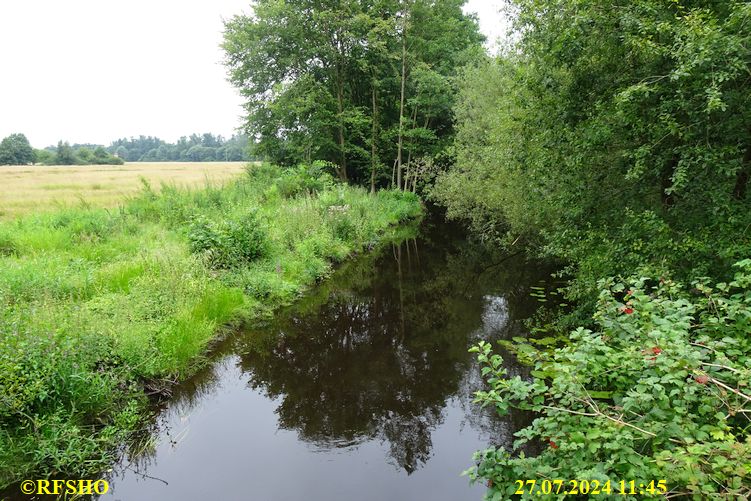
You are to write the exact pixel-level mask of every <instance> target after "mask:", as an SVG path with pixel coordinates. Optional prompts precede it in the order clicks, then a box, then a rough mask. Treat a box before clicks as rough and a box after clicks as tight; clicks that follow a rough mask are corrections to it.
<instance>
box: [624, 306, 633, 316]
mask: <svg viewBox="0 0 751 501" xmlns="http://www.w3.org/2000/svg"><path fill="white" fill-rule="evenodd" d="M621 311H622V312H623V313H625V314H626V315H631V314H632V313H633V312H634V309H633V308H631V307H630V306H622V307H621Z"/></svg>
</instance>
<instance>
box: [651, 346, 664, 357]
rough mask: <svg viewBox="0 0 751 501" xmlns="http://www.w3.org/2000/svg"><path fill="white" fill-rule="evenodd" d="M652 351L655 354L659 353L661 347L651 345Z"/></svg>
mask: <svg viewBox="0 0 751 501" xmlns="http://www.w3.org/2000/svg"><path fill="white" fill-rule="evenodd" d="M652 353H654V354H655V355H659V354H660V353H662V348H660V347H659V346H653V347H652Z"/></svg>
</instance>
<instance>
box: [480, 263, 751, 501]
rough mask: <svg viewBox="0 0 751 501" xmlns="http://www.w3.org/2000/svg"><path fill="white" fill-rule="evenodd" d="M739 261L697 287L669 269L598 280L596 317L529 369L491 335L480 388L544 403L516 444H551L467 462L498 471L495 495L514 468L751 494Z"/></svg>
mask: <svg viewBox="0 0 751 501" xmlns="http://www.w3.org/2000/svg"><path fill="white" fill-rule="evenodd" d="M737 268H738V272H737V273H736V275H735V279H734V280H733V281H731V282H729V283H720V284H717V285H716V286H709V285H707V284H706V283H704V282H698V283H696V284H694V289H693V291H694V292H693V293H692V294H687V293H686V291H685V290H684V289H683V288H682V287H681V286H680V285H679V284H676V283H673V282H671V281H668V280H663V281H661V282H651V281H649V280H646V279H643V278H642V279H638V280H635V281H634V282H633V283H614V282H612V281H609V282H605V283H601V284H600V285H601V287H602V292H601V294H600V297H599V303H598V311H597V314H596V315H595V320H596V323H597V328H596V329H595V330H594V331H591V330H587V329H583V328H579V329H577V330H576V331H574V332H573V333H572V334H571V341H572V344H571V345H570V346H567V347H565V348H562V349H559V350H556V351H555V352H552V353H546V352H538V353H536V354H535V355H534V357H535V359H536V360H537V361H536V364H535V371H533V373H532V374H533V376H534V378H533V379H532V380H525V379H522V378H520V377H519V376H516V377H512V378H510V377H508V375H507V373H506V370H505V369H504V368H503V360H502V358H501V357H500V356H499V355H493V354H492V350H491V346H490V345H489V344H487V343H483V344H481V345H480V346H479V347H478V348H476V349H475V351H478V352H479V353H480V355H479V360H480V362H481V363H482V364H483V365H484V368H483V374H484V375H485V376H486V377H487V378H488V382H489V383H490V390H489V391H481V392H479V393H478V394H477V397H478V400H480V401H481V402H483V404H484V405H488V404H491V405H494V406H495V407H496V408H497V409H498V410H499V411H500V412H501V413H502V414H505V413H506V411H507V410H508V409H509V407H510V406H514V407H518V408H522V409H528V410H531V411H535V412H536V413H538V415H539V417H538V418H537V419H535V421H534V422H533V424H532V426H530V427H528V428H526V429H524V430H522V431H521V432H519V433H517V437H518V440H517V442H516V443H515V447H521V446H523V445H524V444H527V443H529V442H530V441H536V442H537V443H541V444H542V448H543V450H542V452H540V454H538V455H536V456H533V457H527V456H525V455H524V454H521V455H519V456H516V457H514V456H512V455H511V454H510V453H509V451H505V450H500V449H493V448H491V449H488V450H485V451H482V452H480V453H478V455H477V458H476V459H477V460H478V461H479V466H478V467H477V468H475V469H473V470H472V471H471V473H470V474H471V476H472V478H474V479H478V478H483V479H486V480H489V481H490V482H489V485H490V487H491V489H490V493H489V496H488V497H489V498H491V499H508V498H509V497H510V496H511V495H512V494H513V493H514V492H515V491H516V489H517V487H518V486H517V484H516V483H515V481H516V480H517V479H538V480H543V479H548V480H554V479H580V480H590V481H591V480H596V481H598V482H599V483H600V485H605V484H606V483H607V482H608V481H610V483H611V486H612V488H613V491H616V490H617V486H618V485H619V483H620V481H622V480H625V481H626V482H629V481H631V480H634V481H635V482H636V485H637V486H638V485H644V486H647V485H649V483H650V482H657V481H659V480H666V485H667V489H668V490H669V492H670V497H679V496H688V497H691V496H694V499H747V498H748V497H749V495H751V436H750V435H749V433H748V430H749V426H750V425H751V422H750V418H751V391H749V390H750V389H751V388H750V387H749V386H750V385H751V338H750V337H749V332H751V260H744V261H742V262H740V263H738V265H737ZM628 287H630V288H628ZM526 353H527V354H528V355H529V354H530V350H529V346H528V349H527V350H526ZM566 484H567V485H566V487H569V486H568V483H566ZM637 489H638V488H637ZM638 490H644V489H638ZM652 494H653V495H652V496H651V497H659V496H655V495H654V494H656V493H654V492H653V493H652ZM528 497H529V498H530V499H536V498H537V497H539V496H537V497H536V496H528ZM648 497H650V496H648Z"/></svg>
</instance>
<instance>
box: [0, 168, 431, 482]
mask: <svg viewBox="0 0 751 501" xmlns="http://www.w3.org/2000/svg"><path fill="white" fill-rule="evenodd" d="M313 174H315V175H316V176H317V177H316V178H315V179H307V177H308V176H310V175H313ZM291 179H292V180H295V181H294V182H295V183H297V182H299V181H300V180H302V181H304V182H303V183H302V184H304V185H307V186H318V187H319V188H318V189H316V190H315V191H311V190H307V189H302V190H298V191H297V192H293V191H289V190H286V191H285V192H284V194H283V192H282V191H281V190H280V186H290V184H291V183H290V180H291ZM421 213H422V207H421V204H420V202H419V200H418V199H417V197H415V196H414V195H412V194H411V193H402V192H392V191H382V192H379V193H378V194H376V195H375V196H372V195H369V194H367V193H366V191H365V190H364V189H361V188H352V187H348V186H343V185H340V184H337V183H334V182H333V180H332V178H331V176H330V175H325V174H323V173H320V170H319V169H314V168H299V169H297V168H296V169H291V170H288V171H282V170H280V169H278V168H275V167H270V166H254V167H252V168H250V170H249V171H248V174H247V175H246V176H244V177H243V178H241V179H239V180H238V181H236V182H235V183H232V184H230V185H228V186H225V187H223V188H207V189H204V190H198V191H184V190H181V189H177V188H173V187H170V186H164V187H163V188H162V190H161V192H159V193H156V192H155V191H154V190H152V189H151V188H150V187H149V186H148V185H147V186H146V187H145V190H144V193H143V194H141V195H140V196H138V197H137V198H135V199H133V200H131V201H129V202H128V203H127V204H125V205H124V206H122V207H121V208H120V209H119V210H116V211H107V210H104V209H78V210H65V211H59V212H56V213H53V214H43V215H35V216H28V217H24V218H19V219H17V220H15V221H10V222H5V223H1V224H0V486H4V485H6V484H8V483H10V482H13V481H19V480H22V479H25V478H45V477H49V476H55V475H63V476H68V477H70V478H78V477H79V476H80V475H86V474H97V473H99V472H101V471H103V470H104V469H105V468H106V467H107V465H108V464H109V461H111V459H112V457H111V453H112V452H114V448H115V447H116V446H119V445H120V444H122V442H123V440H124V438H125V436H126V434H127V433H128V432H129V431H131V430H133V429H134V428H136V427H138V426H139V421H140V419H141V417H142V412H143V410H144V409H145V397H144V393H145V392H144V386H146V388H147V389H150V391H152V392H153V391H154V390H155V389H159V388H160V387H161V386H162V385H161V384H160V383H159V382H160V381H161V380H163V379H164V378H167V379H169V380H173V379H177V378H179V377H185V376H187V375H189V374H191V373H193V372H194V371H195V370H196V369H197V367H198V366H199V365H200V362H201V357H202V355H203V354H204V353H205V351H206V348H207V346H208V344H209V343H210V342H211V341H212V340H214V339H215V338H216V336H217V334H218V331H219V330H220V329H221V327H222V326H224V325H225V324H227V323H230V322H233V321H237V320H238V319H239V318H241V317H257V316H262V315H265V314H268V312H270V311H271V310H272V309H273V308H275V307H277V306H279V305H282V304H287V303H290V302H291V301H292V300H294V299H295V298H297V297H298V296H299V295H300V294H301V292H302V291H303V290H304V289H305V287H307V286H309V285H311V284H313V283H315V282H316V281H318V280H320V279H321V278H323V277H325V276H326V275H327V274H328V273H329V272H330V270H331V268H332V263H333V262H336V261H341V260H343V259H345V258H346V257H347V256H348V255H350V254H351V253H353V252H357V251H359V250H361V249H363V248H366V247H368V246H372V245H375V244H376V243H377V242H379V241H380V240H381V239H383V238H385V237H387V236H388V233H389V232H391V231H392V230H391V229H390V228H392V227H394V226H395V225H397V224H398V223H400V222H406V221H408V220H411V219H415V218H418V217H419V216H420V215H421ZM201 228H202V229H201ZM202 232H203V233H202Z"/></svg>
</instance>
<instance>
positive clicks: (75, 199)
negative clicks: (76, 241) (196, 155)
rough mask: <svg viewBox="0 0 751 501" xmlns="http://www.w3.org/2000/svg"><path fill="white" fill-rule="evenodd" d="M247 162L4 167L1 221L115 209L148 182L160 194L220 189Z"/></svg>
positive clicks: (0, 174)
mask: <svg viewBox="0 0 751 501" xmlns="http://www.w3.org/2000/svg"><path fill="white" fill-rule="evenodd" d="M245 165H247V162H138V163H126V164H125V165H58V166H30V165H23V166H12V167H5V166H3V167H0V187H2V188H0V219H8V218H12V217H15V216H19V215H22V214H27V213H30V212H32V211H33V212H39V211H47V210H54V209H57V208H60V207H65V206H71V205H80V204H81V203H82V202H85V203H87V204H91V205H93V206H97V207H111V206H114V205H117V204H118V203H120V202H122V201H123V200H124V199H125V198H126V197H127V196H129V195H133V194H135V193H136V192H138V191H139V190H140V189H141V187H142V183H141V179H142V178H145V179H147V180H148V181H149V183H151V185H152V186H153V187H154V188H155V189H158V188H159V186H160V185H161V184H162V183H170V184H175V185H177V186H201V185H205V184H207V183H210V184H220V183H223V182H224V181H226V180H228V179H230V178H233V177H235V176H237V174H239V173H241V172H242V171H243V168H244V167H245Z"/></svg>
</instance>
